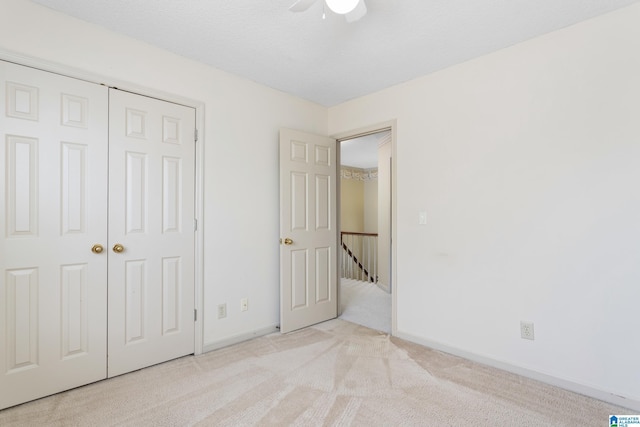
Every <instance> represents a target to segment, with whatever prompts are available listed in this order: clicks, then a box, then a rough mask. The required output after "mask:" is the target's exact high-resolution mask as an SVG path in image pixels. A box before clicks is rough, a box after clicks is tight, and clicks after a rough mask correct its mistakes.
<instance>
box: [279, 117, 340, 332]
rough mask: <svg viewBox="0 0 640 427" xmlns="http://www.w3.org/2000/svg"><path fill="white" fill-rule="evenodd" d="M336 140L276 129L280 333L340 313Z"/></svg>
mask: <svg viewBox="0 0 640 427" xmlns="http://www.w3.org/2000/svg"><path fill="white" fill-rule="evenodd" d="M336 163H337V162H336V141H335V140H334V139H331V138H328V137H325V136H318V135H310V134H306V133H303V132H298V131H294V130H290V129H282V130H280V330H281V332H289V331H293V330H296V329H300V328H304V327H305V326H309V325H313V324H316V323H320V322H323V321H325V320H329V319H333V318H335V317H337V314H338V298H337V297H338V296H337V288H338V287H337V281H338V274H337V261H338V258H337V248H338V242H337V240H338V239H337V229H336V227H337V225H336V219H337V215H336V177H337V165H336Z"/></svg>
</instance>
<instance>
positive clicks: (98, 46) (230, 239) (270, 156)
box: [0, 0, 327, 345]
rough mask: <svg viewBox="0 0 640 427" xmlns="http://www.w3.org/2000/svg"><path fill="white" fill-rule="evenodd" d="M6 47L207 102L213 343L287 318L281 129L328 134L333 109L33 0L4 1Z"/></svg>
mask: <svg viewBox="0 0 640 427" xmlns="http://www.w3.org/2000/svg"><path fill="white" fill-rule="evenodd" d="M1 51H4V52H5V53H6V52H14V53H18V54H19V55H24V56H27V57H33V58H38V59H42V60H45V61H51V62H54V63H58V64H63V65H65V66H70V67H74V68H77V69H79V70H82V71H85V72H89V73H95V74H98V75H103V76H107V78H106V79H105V81H106V83H113V82H118V85H119V87H122V88H126V85H127V84H131V85H133V86H142V87H145V88H149V89H151V90H154V91H163V92H167V93H170V94H173V95H179V96H182V97H186V98H191V99H194V100H197V101H201V102H204V103H205V113H206V116H205V123H204V127H205V129H204V131H205V134H204V141H203V143H204V144H205V159H204V163H205V184H204V191H205V196H204V199H205V200H204V205H205V206H204V209H205V216H204V224H203V225H204V227H205V238H204V240H205V241H204V257H205V271H204V282H205V284H204V286H205V291H204V293H205V295H204V297H205V313H204V321H205V323H204V333H205V345H208V344H214V343H216V342H222V341H224V340H226V339H229V338H231V337H234V336H237V335H242V334H246V333H251V332H253V331H256V330H260V329H264V328H268V327H273V326H275V325H277V324H278V323H279V270H278V268H279V267H278V265H279V255H278V254H279V246H278V238H279V231H278V223H279V220H278V129H279V128H280V127H290V128H297V129H301V130H304V131H308V132H312V133H318V134H326V133H327V129H326V126H327V110H326V108H324V107H321V106H319V105H316V104H312V103H310V102H306V101H303V100H300V99H297V98H294V97H292V96H289V95H286V94H283V93H281V92H278V91H275V90H272V89H269V88H266V87H264V86H260V85H258V84H255V83H252V82H250V81H248V80H244V79H241V78H238V77H234V76H232V75H230V74H227V73H224V72H221V71H219V70H216V69H214V68H211V67H207V66H205V65H202V64H199V63H196V62H193V61H189V60H186V59H184V58H182V57H179V56H177V55H173V54H171V53H168V52H166V51H163V50H160V49H156V48H154V47H151V46H149V45H147V44H145V43H142V42H139V41H135V40H133V39H130V38H127V37H124V36H120V35H117V34H114V33H111V32H109V31H107V30H104V29H102V28H100V27H98V26H95V25H91V24H87V23H84V22H82V21H79V20H76V19H73V18H70V17H68V16H65V15H62V14H59V13H57V12H53V11H51V10H49V9H47V8H44V7H41V6H38V5H35V4H32V3H30V2H28V1H26V0H2V1H1V2H0V53H1ZM120 82H125V83H124V84H121V83H120ZM123 85H124V86H123ZM243 297H247V298H248V299H249V307H250V308H249V311H247V312H240V299H241V298H243ZM223 302H226V303H227V304H228V310H227V311H228V317H227V318H226V319H224V320H218V319H217V316H216V313H217V311H216V307H217V305H218V304H219V303H223Z"/></svg>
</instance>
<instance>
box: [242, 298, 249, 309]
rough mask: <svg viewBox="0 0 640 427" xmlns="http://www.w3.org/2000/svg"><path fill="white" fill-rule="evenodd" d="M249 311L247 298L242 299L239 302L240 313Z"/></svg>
mask: <svg viewBox="0 0 640 427" xmlns="http://www.w3.org/2000/svg"><path fill="white" fill-rule="evenodd" d="M247 310H249V300H248V299H247V298H242V299H241V300H240V311H247Z"/></svg>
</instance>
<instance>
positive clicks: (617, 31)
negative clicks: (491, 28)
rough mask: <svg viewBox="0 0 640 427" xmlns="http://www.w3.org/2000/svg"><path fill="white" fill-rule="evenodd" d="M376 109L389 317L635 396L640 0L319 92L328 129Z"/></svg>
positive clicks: (582, 384)
mask: <svg viewBox="0 0 640 427" xmlns="http://www.w3.org/2000/svg"><path fill="white" fill-rule="evenodd" d="M391 119H397V128H396V130H397V135H396V136H397V146H396V147H397V148H396V149H397V159H396V160H397V242H396V243H397V283H396V286H395V292H396V295H397V300H396V301H397V329H398V332H399V333H400V335H402V336H405V337H409V338H412V339H414V340H416V341H420V342H426V343H431V344H432V345H437V346H440V347H441V348H448V349H450V350H452V351H456V352H458V353H460V354H470V355H474V357H477V358H480V359H484V360H487V361H493V362H495V363H498V364H504V365H505V366H512V367H515V368H518V369H521V370H528V372H530V373H534V374H540V375H541V376H543V377H545V376H549V377H545V378H555V379H558V381H559V382H563V381H564V382H567V383H571V384H574V385H577V386H578V387H577V388H583V389H584V390H589V391H595V392H596V394H597V393H598V392H602V394H603V396H604V397H605V398H608V399H612V400H615V399H616V397H615V396H613V395H614V394H615V395H620V396H624V397H626V398H628V399H631V400H633V401H627V404H629V405H635V407H636V408H640V369H638V361H640V340H638V339H637V337H636V335H637V334H636V331H637V329H638V327H640V320H639V318H638V302H639V301H640V190H639V186H640V4H635V5H633V6H630V7H627V8H625V9H622V10H619V11H617V12H613V13H611V14H608V15H605V16H601V17H599V18H596V19H594V20H591V21H587V22H583V23H581V24H578V25H575V26H572V27H569V28H566V29H563V30H561V31H557V32H554V33H551V34H548V35H546V36H543V37H539V38H536V39H533V40H530V41H528V42H525V43H522V44H519V45H516V46H512V47H510V48H508V49H504V50H501V51H499V52H496V53H494V54H491V55H487V56H484V57H481V58H478V59H476V60H473V61H469V62H467V63H464V64H461V65H458V66H455V67H452V68H449V69H446V70H443V71H441V72H438V73H434V74H432V75H430V76H426V77H423V78H420V79H417V80H414V81H411V82H408V83H405V84H402V85H399V86H396V87H393V88H390V89H388V90H384V91H381V92H379V93H376V94H373V95H370V96H366V97H363V98H359V99H356V100H353V101H351V102H347V103H345V104H342V105H339V106H337V107H334V108H331V109H330V110H329V133H330V134H332V135H333V134H341V133H344V132H348V131H350V130H353V129H359V128H362V127H366V126H370V125H372V124H375V123H380V122H384V121H388V120H391ZM421 210H426V211H427V215H428V224H427V225H426V226H419V225H418V212H419V211H421ZM521 319H522V320H530V321H533V322H534V323H535V334H536V340H535V341H533V342H532V341H526V340H522V339H521V338H520V336H519V334H520V333H519V322H520V320H521Z"/></svg>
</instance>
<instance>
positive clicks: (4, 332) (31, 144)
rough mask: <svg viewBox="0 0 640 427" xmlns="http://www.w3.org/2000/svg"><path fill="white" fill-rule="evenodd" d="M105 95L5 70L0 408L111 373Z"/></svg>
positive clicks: (0, 110) (1, 91) (76, 83)
mask: <svg viewBox="0 0 640 427" xmlns="http://www.w3.org/2000/svg"><path fill="white" fill-rule="evenodd" d="M107 96H108V91H107V88H105V87H103V86H100V85H96V84H91V83H87V82H83V81H80V80H75V79H70V78H67V77H61V76H59V75H56V74H51V73H45V72H42V71H39V70H35V69H32V68H28V67H22V66H18V65H15V64H11V63H6V62H0V98H1V99H0V138H1V139H0V141H1V143H2V147H1V148H0V167H1V168H2V171H1V173H0V189H1V190H0V191H2V196H3V197H0V215H1V218H2V219H1V229H0V233H1V239H0V275H1V276H0V280H1V282H0V283H1V284H0V373H1V375H0V408H4V407H8V406H12V405H16V404H18V403H22V402H25V401H28V400H32V399H36V398H39V397H42V396H46V395H49V394H52V393H56V392H59V391H61V390H66V389H69V388H73V387H77V386H79V385H82V384H86V383H89V382H93V381H96V380H100V379H102V378H105V377H106V375H107V252H106V251H103V252H101V253H96V252H98V251H99V250H96V252H93V251H92V247H93V246H94V245H96V244H99V245H102V246H105V245H106V242H107V171H108V144H107V130H108V128H107V125H108V109H107V106H108V103H107ZM105 249H106V248H105Z"/></svg>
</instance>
